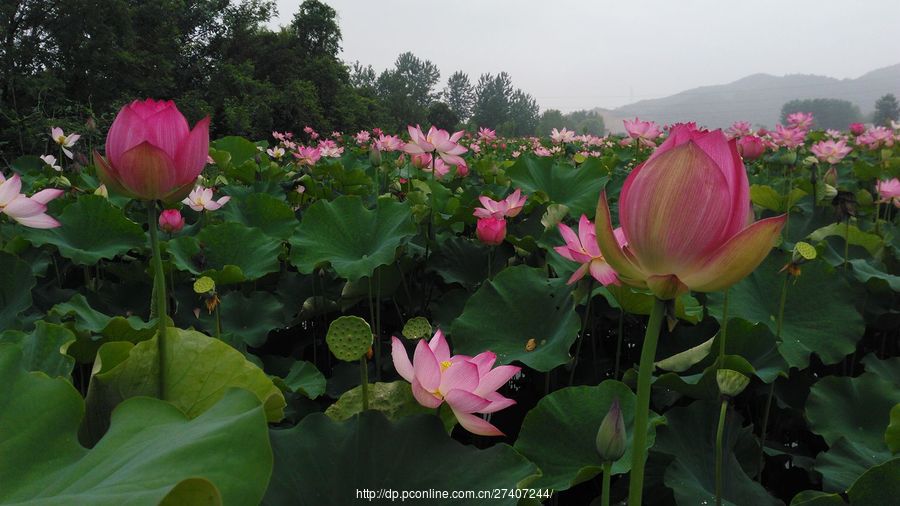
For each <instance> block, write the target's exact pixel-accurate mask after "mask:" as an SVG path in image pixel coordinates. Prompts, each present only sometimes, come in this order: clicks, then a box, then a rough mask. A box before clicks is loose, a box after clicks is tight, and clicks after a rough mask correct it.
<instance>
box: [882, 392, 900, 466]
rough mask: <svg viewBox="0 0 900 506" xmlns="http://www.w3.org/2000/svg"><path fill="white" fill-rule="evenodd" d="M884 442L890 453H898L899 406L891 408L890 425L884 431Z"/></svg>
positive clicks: (899, 439) (899, 441) (899, 435)
mask: <svg viewBox="0 0 900 506" xmlns="http://www.w3.org/2000/svg"><path fill="white" fill-rule="evenodd" d="M884 442H885V443H887V445H888V449H890V450H891V453H893V454H895V455H896V454H897V453H900V404H896V405H894V407H893V408H891V423H890V424H889V425H888V428H887V430H886V431H884Z"/></svg>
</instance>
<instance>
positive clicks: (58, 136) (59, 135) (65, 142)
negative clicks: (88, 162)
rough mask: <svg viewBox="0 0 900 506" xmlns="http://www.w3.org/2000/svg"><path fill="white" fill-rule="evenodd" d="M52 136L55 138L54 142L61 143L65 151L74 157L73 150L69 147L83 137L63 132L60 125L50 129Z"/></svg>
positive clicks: (70, 156)
mask: <svg viewBox="0 0 900 506" xmlns="http://www.w3.org/2000/svg"><path fill="white" fill-rule="evenodd" d="M50 137H52V138H53V142H55V143H57V144H59V147H60V148H61V149H62V151H63V153H65V154H66V156H68V157H69V158H72V157H73V156H74V155H72V152H71V151H69V148H71V147H72V146H74V145H75V142H77V141H78V139H80V138H81V136H80V135H78V134H69V135H66V134H65V133H63V129H62V128H59V127H53V128H51V129H50Z"/></svg>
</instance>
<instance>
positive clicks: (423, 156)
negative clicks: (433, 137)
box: [409, 153, 443, 170]
mask: <svg viewBox="0 0 900 506" xmlns="http://www.w3.org/2000/svg"><path fill="white" fill-rule="evenodd" d="M432 161H433V159H432V157H431V153H418V154H415V155H410V157H409V163H411V164H412V166H413V167H415V168H417V169H425V168H428V169H429V170H430V169H431V163H432ZM441 161H443V160H441Z"/></svg>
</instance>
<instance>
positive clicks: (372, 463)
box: [263, 411, 539, 506]
mask: <svg viewBox="0 0 900 506" xmlns="http://www.w3.org/2000/svg"><path fill="white" fill-rule="evenodd" d="M271 440H272V449H273V451H274V453H275V471H274V472H273V474H272V481H271V482H270V483H269V489H268V491H266V496H265V498H264V499H263V504H265V505H278V506H280V505H283V504H296V505H301V506H302V505H315V506H328V505H336V506H344V505H347V504H353V503H355V502H358V499H357V490H362V489H370V490H378V489H382V488H389V489H392V490H395V491H401V490H407V491H413V490H430V489H437V490H447V491H451V490H491V489H511V488H516V487H517V486H520V487H527V486H528V485H529V484H530V483H531V481H532V480H533V479H534V477H535V476H536V475H537V474H538V473H539V471H538V470H537V467H535V465H534V464H532V463H531V462H529V461H527V460H526V459H525V458H524V457H522V456H521V455H519V454H518V453H516V451H515V450H513V449H512V448H511V447H510V446H508V445H505V444H503V443H499V444H495V445H493V446H491V447H490V448H487V449H485V450H479V449H477V448H475V447H474V446H466V445H463V444H461V443H459V442H457V441H454V440H453V439H450V437H449V436H447V434H446V432H444V429H443V427H442V426H441V423H440V421H438V419H437V418H435V417H433V416H429V415H418V416H409V417H404V418H402V419H400V420H397V421H394V422H391V421H389V420H388V419H387V418H385V417H384V415H383V414H381V413H380V412H378V411H366V412H365V413H361V414H360V415H358V416H354V417H353V418H350V419H348V420H345V421H342V422H336V421H334V420H332V419H330V418H329V417H327V416H325V415H324V414H320V413H315V414H312V415H309V416H307V417H305V418H304V419H303V420H302V421H301V422H300V423H299V424H298V425H297V426H296V427H294V428H291V429H287V430H272V431H271ZM387 456H390V457H389V458H387ZM418 502H422V503H423V504H424V503H428V504H440V503H441V502H440V501H430V502H429V501H425V502H423V501H418ZM380 503H385V501H384V500H382V501H380ZM484 503H485V501H484V499H469V500H463V499H460V500H454V501H453V504H459V505H481V504H484ZM490 503H491V504H496V505H515V504H516V499H515V497H510V496H506V497H505V498H503V499H497V500H491V501H490Z"/></svg>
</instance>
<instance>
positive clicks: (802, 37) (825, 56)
mask: <svg viewBox="0 0 900 506" xmlns="http://www.w3.org/2000/svg"><path fill="white" fill-rule="evenodd" d="M323 1H325V3H327V4H329V5H331V6H332V7H333V8H334V9H335V10H336V11H337V12H338V21H339V23H340V27H341V31H342V33H343V54H342V57H343V59H344V60H345V61H348V62H352V61H355V60H359V61H360V62H363V63H366V64H372V65H373V66H374V67H375V69H376V70H377V71H379V72H380V71H381V70H383V69H384V68H387V67H389V66H391V65H392V64H393V61H394V59H395V58H396V57H397V55H398V54H400V53H402V52H404V51H412V52H413V53H415V54H416V56H418V57H420V58H424V59H429V60H431V61H432V62H434V63H435V64H437V65H438V67H439V68H440V69H441V79H442V80H446V78H447V77H449V75H450V74H451V73H453V72H454V71H456V70H463V71H464V72H466V73H468V74H469V78H470V79H471V80H472V82H473V83H474V82H475V81H476V80H477V79H478V76H479V75H480V74H482V73H484V72H490V73H496V72H499V71H503V70H505V71H506V72H508V73H509V74H510V75H511V76H512V79H513V83H514V84H515V85H516V86H518V87H520V88H522V89H523V90H525V91H527V92H529V93H531V94H532V95H533V96H534V97H535V98H536V99H537V101H538V103H539V104H540V105H541V108H542V109H547V108H558V109H562V110H563V111H568V110H574V109H582V108H591V107H595V106H602V107H615V106H619V105H623V104H626V103H629V102H632V101H635V100H640V99H644V98H655V97H661V96H666V95H671V94H673V93H677V92H679V91H682V90H685V89H688V88H693V87H695V86H703V85H709V84H722V83H727V82H731V81H734V80H736V79H740V78H741V77H744V76H746V75H749V74H754V73H759V72H764V73H769V74H775V75H783V74H793V73H802V74H820V75H828V76H832V77H837V78H853V77H858V76H860V75H862V74H864V73H866V72H868V71H870V70H874V69H876V68H880V67H885V66H888V65H893V64H895V63H900V1H898V0H856V1H852V0H843V1H839V0H780V1H779V0H751V1H745V0H741V1H736V0H718V1H714V0H615V1H609V0H595V1H587V0H583V1H574V0H481V1H478V0H456V1H445V2H422V1H409V0H377V1H371V0H323ZM277 2H278V10H279V18H278V19H277V20H274V21H273V22H272V25H273V26H277V25H279V24H288V23H290V20H291V18H292V17H293V15H294V13H295V12H296V11H297V8H298V6H299V5H300V3H301V2H302V0H277ZM441 86H442V87H443V84H442V85H441Z"/></svg>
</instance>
